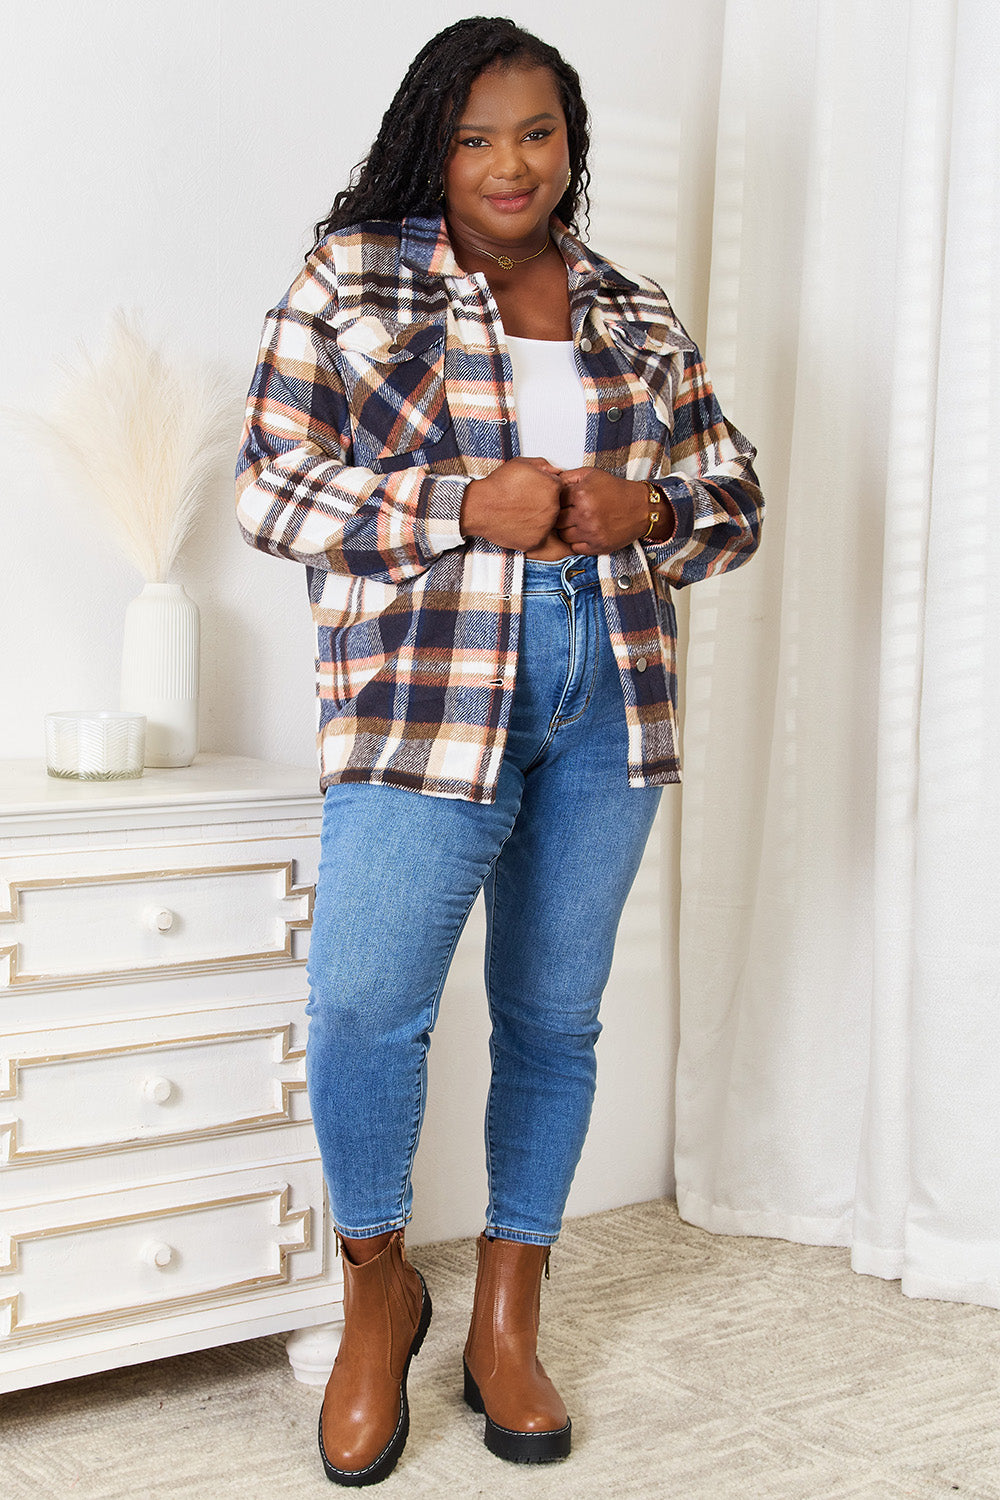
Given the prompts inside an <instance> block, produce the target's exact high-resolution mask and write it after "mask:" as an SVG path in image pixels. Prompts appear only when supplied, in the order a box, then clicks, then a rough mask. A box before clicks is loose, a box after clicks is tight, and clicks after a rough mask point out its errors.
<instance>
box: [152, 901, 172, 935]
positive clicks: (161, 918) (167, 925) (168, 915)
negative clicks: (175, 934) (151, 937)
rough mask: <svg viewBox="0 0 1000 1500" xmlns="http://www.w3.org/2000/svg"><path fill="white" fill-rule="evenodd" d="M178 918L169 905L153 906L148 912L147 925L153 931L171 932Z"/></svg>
mask: <svg viewBox="0 0 1000 1500" xmlns="http://www.w3.org/2000/svg"><path fill="white" fill-rule="evenodd" d="M176 920H177V918H176V917H175V916H174V913H173V912H172V911H171V910H170V908H169V907H168V906H151V907H150V908H149V910H148V911H147V913H146V926H147V927H148V928H149V929H150V931H151V932H169V931H170V929H171V927H173V925H174V923H175V921H176Z"/></svg>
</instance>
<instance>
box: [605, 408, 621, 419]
mask: <svg viewBox="0 0 1000 1500" xmlns="http://www.w3.org/2000/svg"><path fill="white" fill-rule="evenodd" d="M621 419H622V409H621V407H620V406H609V407H608V421H609V422H620V421H621Z"/></svg>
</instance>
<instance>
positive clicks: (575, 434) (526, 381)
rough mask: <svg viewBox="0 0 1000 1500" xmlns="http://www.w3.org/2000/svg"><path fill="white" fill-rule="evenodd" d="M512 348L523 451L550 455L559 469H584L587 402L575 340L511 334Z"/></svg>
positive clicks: (509, 343)
mask: <svg viewBox="0 0 1000 1500" xmlns="http://www.w3.org/2000/svg"><path fill="white" fill-rule="evenodd" d="M507 348H508V350H509V351H510V362H511V364H512V366H513V368H514V408H515V410H516V412H517V435H518V440H519V442H520V445H521V452H522V453H523V454H524V456H525V457H526V458H547V459H548V460H549V463H551V464H555V466H556V468H557V469H579V468H581V467H582V466H583V462H584V453H585V445H586V440H587V401H586V397H585V396H584V394H583V386H582V385H581V383H580V376H579V373H578V372H577V368H576V360H575V359H574V357H573V343H572V340H569V339H566V340H563V339H516V338H512V337H511V335H510V334H509V333H508V334H507Z"/></svg>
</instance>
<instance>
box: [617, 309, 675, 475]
mask: <svg viewBox="0 0 1000 1500" xmlns="http://www.w3.org/2000/svg"><path fill="white" fill-rule="evenodd" d="M608 331H609V333H610V334H611V337H612V339H613V341H614V344H615V347H616V348H617V350H618V351H619V353H620V354H622V355H623V356H624V357H625V359H626V360H627V362H628V365H629V368H630V370H631V372H632V374H633V375H634V376H636V377H637V378H638V380H639V383H640V385H641V387H642V390H643V394H644V397H645V399H646V400H647V401H648V403H649V408H650V409H649V411H648V421H649V424H650V432H649V433H648V434H647V435H648V436H650V437H652V436H657V437H662V436H663V435H664V429H665V430H666V434H669V433H671V432H673V428H674V401H675V399H676V396H677V391H678V388H679V386H680V382H681V379H682V377H683V374H684V355H685V352H687V351H689V350H693V349H694V347H695V346H694V344H692V342H691V340H690V339H688V338H685V337H684V336H683V335H682V334H680V333H678V332H676V331H675V330H674V329H672V328H670V327H668V326H667V325H665V324H663V325H661V324H658V323H641V322H638V321H636V320H634V319H631V318H621V319H616V320H614V321H612V320H611V319H610V318H609V319H608ZM667 442H668V445H669V436H668V437H667Z"/></svg>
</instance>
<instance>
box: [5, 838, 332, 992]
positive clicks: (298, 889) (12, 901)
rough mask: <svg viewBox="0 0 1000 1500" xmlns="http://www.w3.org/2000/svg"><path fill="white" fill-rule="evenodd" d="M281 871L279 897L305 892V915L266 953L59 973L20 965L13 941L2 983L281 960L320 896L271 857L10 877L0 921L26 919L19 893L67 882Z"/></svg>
mask: <svg viewBox="0 0 1000 1500" xmlns="http://www.w3.org/2000/svg"><path fill="white" fill-rule="evenodd" d="M274 872H277V873H280V874H283V875H284V877H285V889H284V891H283V892H282V894H281V895H280V896H279V898H278V899H279V901H292V900H295V899H297V898H301V897H304V898H305V900H306V914H305V916H304V917H288V918H286V920H285V941H284V944H283V945H282V946H281V947H280V948H274V949H270V950H265V951H264V952H263V953H230V954H223V955H222V956H221V957H218V958H197V959H187V960H181V961H179V962H177V963H165V964H140V965H137V966H134V967H132V968H130V969H103V970H94V971H92V972H84V973H72V972H68V973H60V974H25V973H22V972H20V970H19V969H18V964H17V958H18V946H19V945H18V944H17V943H14V944H12V945H11V946H10V947H9V948H0V966H2V964H3V963H4V961H6V964H7V977H6V981H5V980H4V978H3V975H2V972H0V986H2V985H3V984H4V983H6V984H7V985H8V986H10V987H13V986H15V985H22V984H23V985H28V984H73V985H77V984H99V983H102V982H104V981H106V980H108V979H134V978H136V977H137V976H140V977H141V976H143V975H147V974H183V973H188V972H190V971H192V970H203V969H221V968H231V967H233V966H234V965H236V966H241V965H247V964H255V963H266V962H270V963H274V962H276V961H280V960H282V959H286V960H290V959H291V957H292V933H293V932H295V931H297V930H303V929H306V928H308V927H310V926H311V924H312V915H313V905H314V903H315V899H316V887H315V886H314V885H299V886H297V885H295V884H294V878H293V875H292V861H291V860H290V859H287V860H267V861H264V862H262V863H261V864H249V865H200V866H192V867H189V868H188V869H184V870H123V871H119V872H115V871H112V872H110V873H108V874H99V875H66V876H50V877H49V878H47V879H39V880H12V881H10V882H9V883H8V886H7V907H8V909H7V910H6V911H0V922H20V921H22V920H23V919H22V917H21V912H20V900H19V897H20V892H21V891H31V890H50V891H51V890H60V889H63V888H64V887H66V886H87V885H92V886H98V885H140V884H141V883H142V882H143V881H145V880H184V879H191V878H192V877H201V876H203V875H266V874H269V873H274Z"/></svg>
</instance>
